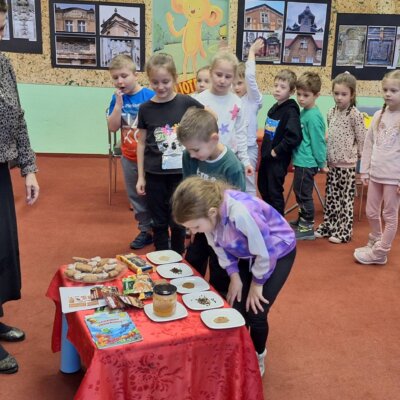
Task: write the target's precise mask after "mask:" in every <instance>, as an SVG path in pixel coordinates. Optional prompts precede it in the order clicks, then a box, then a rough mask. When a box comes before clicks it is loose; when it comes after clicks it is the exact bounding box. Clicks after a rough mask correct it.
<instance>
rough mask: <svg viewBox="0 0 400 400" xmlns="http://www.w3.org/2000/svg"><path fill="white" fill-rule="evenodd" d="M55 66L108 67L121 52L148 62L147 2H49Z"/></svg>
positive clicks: (139, 62)
mask: <svg viewBox="0 0 400 400" xmlns="http://www.w3.org/2000/svg"><path fill="white" fill-rule="evenodd" d="M49 15H50V38H51V61H52V66H53V67H60V68H62V67H64V68H91V69H93V68H94V69H105V68H107V67H108V65H109V63H110V61H111V60H112V59H113V58H114V57H115V56H116V55H118V54H126V55H128V56H130V57H132V59H133V60H134V61H135V63H136V65H137V69H138V71H143V68H144V63H145V60H144V58H145V27H144V25H145V24H144V4H131V3H129V4H127V3H107V2H101V3H100V2H90V3H89V2H77V1H68V2H60V1H57V0H50V1H49Z"/></svg>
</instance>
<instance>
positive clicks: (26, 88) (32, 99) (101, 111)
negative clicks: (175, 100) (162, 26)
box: [18, 84, 383, 154]
mask: <svg viewBox="0 0 400 400" xmlns="http://www.w3.org/2000/svg"><path fill="white" fill-rule="evenodd" d="M18 89H19V93H20V97H21V103H22V107H23V108H24V109H25V117H26V120H27V124H28V129H29V135H30V138H31V143H32V147H33V149H34V150H35V151H36V152H37V153H67V154H107V152H108V141H107V126H106V121H105V109H106V108H107V107H108V105H109V102H110V99H111V95H112V93H113V89H112V88H93V87H82V86H57V85H32V84H19V85H18ZM357 102H358V105H366V106H379V107H380V106H381V105H382V103H383V100H382V98H381V97H370V98H368V97H359V98H358V99H357ZM273 103H274V99H273V97H272V96H270V95H266V96H264V106H263V108H262V109H261V110H260V112H259V114H258V122H259V126H260V127H262V126H263V123H264V120H265V116H266V114H267V111H268V109H269V108H270V107H271V105H272V104H273ZM317 104H318V106H319V108H320V110H321V112H322V114H323V115H326V114H327V111H328V109H329V108H330V107H332V105H333V104H334V103H333V99H332V97H330V96H321V97H319V98H318V100H317Z"/></svg>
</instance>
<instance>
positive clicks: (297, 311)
mask: <svg viewBox="0 0 400 400" xmlns="http://www.w3.org/2000/svg"><path fill="white" fill-rule="evenodd" d="M39 167H40V173H39V175H38V178H39V183H40V186H41V197H40V199H39V201H38V203H37V204H36V205H35V206H34V207H33V208H28V207H27V206H25V205H24V194H23V180H22V179H21V178H20V177H19V172H18V171H13V180H14V190H15V194H16V204H17V213H18V225H19V237H20V250H21V261H22V271H23V298H22V300H20V301H17V302H10V303H7V304H6V305H5V307H4V309H5V317H6V318H4V322H6V323H9V324H15V325H16V326H19V327H21V328H23V329H24V330H25V331H26V333H27V339H26V340H25V341H24V342H22V343H13V344H7V345H6V349H7V350H8V351H9V352H10V353H12V354H13V355H14V356H15V357H16V358H17V360H18V362H19V364H20V371H19V372H18V373H17V374H15V375H10V376H5V375H0V399H1V400H3V399H4V400H6V399H7V400H8V399H17V400H25V399H26V400H28V399H29V400H30V399H35V400H36V399H37V400H54V399H57V400H64V399H72V398H73V396H74V393H75V391H76V389H77V387H78V386H79V383H80V380H81V379H82V376H83V373H78V374H76V375H63V374H62V373H60V372H59V370H58V366H59V354H53V353H51V350H50V335H51V329H52V324H53V312H54V306H53V304H52V303H51V302H50V300H48V299H47V298H46V297H45V292H46V289H47V286H48V284H49V282H50V279H51V277H52V276H53V274H54V272H55V271H56V269H57V268H58V266H59V265H61V264H64V263H68V262H69V261H70V260H71V257H72V256H83V257H89V256H95V255H101V256H113V255H115V254H118V253H121V252H126V251H128V250H129V248H128V244H129V242H130V241H131V239H132V238H133V237H134V236H135V224H134V222H133V220H132V216H131V214H130V212H129V210H128V204H127V200H126V197H125V194H124V191H123V188H122V183H121V174H120V175H119V179H118V181H119V186H118V192H117V193H116V195H114V196H113V204H112V206H109V205H108V198H107V160H106V159H105V158H76V157H71V158H64V157H63V158H58V157H39ZM119 172H121V170H120V169H119ZM290 180H291V177H290V176H289V177H288V181H289V183H290ZM323 180H324V177H323V176H319V177H318V179H317V181H318V185H319V187H320V188H321V189H323V186H324V184H323ZM292 200H293V199H292ZM316 204H317V209H318V211H317V221H320V220H321V218H322V213H321V207H320V205H319V204H318V202H316ZM293 216H295V212H293V213H291V214H290V215H289V217H290V218H292V217H293ZM367 233H368V224H367V221H366V218H365V215H364V216H363V218H362V221H361V222H358V221H357V220H356V221H355V223H354V239H353V241H352V242H351V243H348V244H342V245H335V244H331V243H329V242H327V241H326V240H322V239H321V240H317V241H315V242H302V243H299V245H298V256H297V260H296V263H295V266H294V268H293V271H292V273H291V276H290V277H289V280H288V282H287V283H286V285H285V287H284V289H283V290H282V292H281V294H280V296H279V297H278V299H277V301H276V303H275V305H274V307H273V308H272V311H271V315H270V336H269V339H268V356H267V368H266V375H265V377H264V379H263V383H264V392H265V399H268V400H308V399H312V400H337V399H345V400H353V399H354V400H359V399H363V400H372V399H374V400H383V399H385V400H386V399H388V400H392V399H393V400H394V399H398V398H400V395H399V393H400V379H399V368H400V340H399V332H400V305H399V304H400V303H399V301H398V299H399V293H400V261H399V259H400V241H399V240H398V239H399V234H398V235H397V238H396V241H395V243H394V248H393V250H392V252H391V254H390V257H389V262H388V264H387V265H386V266H361V265H359V264H356V263H355V262H354V260H353V257H352V253H353V249H354V248H355V247H358V246H360V245H363V244H364V243H365V241H366V237H367ZM147 251H148V249H147ZM143 252H146V250H144V251H143ZM88 400H90V399H88ZM177 400H179V399H177ZM193 400H201V399H193ZM249 400H251V399H249Z"/></svg>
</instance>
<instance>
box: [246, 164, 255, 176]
mask: <svg viewBox="0 0 400 400" xmlns="http://www.w3.org/2000/svg"><path fill="white" fill-rule="evenodd" d="M244 172H245V174H246V175H247V176H253V175H254V168H253V167H252V166H251V165H250V164H249V165H247V166H246V167H244Z"/></svg>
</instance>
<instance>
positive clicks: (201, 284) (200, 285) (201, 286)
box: [170, 276, 210, 293]
mask: <svg viewBox="0 0 400 400" xmlns="http://www.w3.org/2000/svg"><path fill="white" fill-rule="evenodd" d="M170 283H171V284H172V285H174V286H176V288H177V291H178V293H194V292H202V291H203V290H208V289H210V285H209V284H208V282H207V281H206V280H204V279H203V278H201V277H200V276H188V277H185V278H176V279H172V280H171V281H170ZM185 284H191V285H193V287H185V286H184V285H185Z"/></svg>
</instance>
